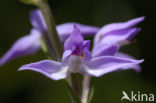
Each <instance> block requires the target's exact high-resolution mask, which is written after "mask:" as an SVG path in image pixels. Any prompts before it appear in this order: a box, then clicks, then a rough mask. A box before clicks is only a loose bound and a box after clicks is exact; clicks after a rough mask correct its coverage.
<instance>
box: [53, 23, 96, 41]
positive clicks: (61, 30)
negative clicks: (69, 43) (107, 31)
mask: <svg viewBox="0 0 156 103" xmlns="http://www.w3.org/2000/svg"><path fill="white" fill-rule="evenodd" d="M74 25H76V26H77V27H78V28H79V29H80V32H81V33H82V35H83V36H93V35H94V34H96V32H97V31H98V30H99V27H95V26H90V25H83V24H79V23H76V22H68V23H64V24H60V25H57V26H56V30H57V32H58V34H59V36H60V39H61V41H62V42H64V41H65V40H66V39H67V38H68V37H69V35H70V34H71V33H72V30H73V27H74Z"/></svg>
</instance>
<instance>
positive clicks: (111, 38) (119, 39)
mask: <svg viewBox="0 0 156 103" xmlns="http://www.w3.org/2000/svg"><path fill="white" fill-rule="evenodd" d="M140 30H141V29H140V28H133V29H126V30H121V31H114V32H110V33H109V34H108V35H107V34H106V35H105V36H104V37H103V39H101V41H100V43H111V44H120V45H124V44H123V43H125V42H124V41H126V40H127V41H128V40H131V39H132V38H133V37H134V36H135V35H136V34H137V33H138V32H139V31H140Z"/></svg>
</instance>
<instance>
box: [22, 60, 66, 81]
mask: <svg viewBox="0 0 156 103" xmlns="http://www.w3.org/2000/svg"><path fill="white" fill-rule="evenodd" d="M19 70H33V71H36V72H39V73H41V74H43V75H45V76H47V77H48V78H50V79H53V80H60V79H64V78H66V77H67V70H68V67H64V66H62V64H61V63H60V62H56V61H51V60H42V61H40V62H36V63H31V64H26V65H23V66H22V67H20V68H19Z"/></svg>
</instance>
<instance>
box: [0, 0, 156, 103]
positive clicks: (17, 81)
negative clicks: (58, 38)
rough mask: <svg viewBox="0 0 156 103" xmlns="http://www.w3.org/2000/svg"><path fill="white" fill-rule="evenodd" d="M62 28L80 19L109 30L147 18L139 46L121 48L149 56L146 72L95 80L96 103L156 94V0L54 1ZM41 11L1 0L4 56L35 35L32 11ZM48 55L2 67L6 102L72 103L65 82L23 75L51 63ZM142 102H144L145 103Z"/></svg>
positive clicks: (0, 83) (1, 96) (0, 97)
mask: <svg viewBox="0 0 156 103" xmlns="http://www.w3.org/2000/svg"><path fill="white" fill-rule="evenodd" d="M49 4H50V6H51V9H52V10H53V13H54V17H55V19H56V24H61V23H64V22H69V21H75V22H80V23H82V24H88V25H95V26H99V27H101V26H103V25H105V24H108V23H111V22H121V21H126V20H129V19H132V18H135V17H139V16H146V20H145V21H144V22H143V23H141V24H139V25H138V26H139V27H141V28H142V31H141V32H140V33H139V35H137V36H136V38H135V39H136V41H137V42H136V43H133V44H131V45H128V46H126V47H123V48H121V51H124V52H126V53H129V54H131V55H132V56H134V57H136V58H137V59H139V58H144V59H145V62H144V63H142V64H141V66H142V71H141V73H136V72H135V71H133V70H127V71H119V72H114V73H109V74H106V75H104V76H102V77H100V78H93V79H92V85H93V86H94V88H95V94H94V98H93V100H92V103H121V101H120V100H121V97H122V91H123V90H124V91H126V92H127V93H128V94H130V91H134V92H138V91H140V92H141V93H153V94H156V68H155V58H156V56H155V53H156V51H155V49H156V38H155V35H156V29H155V28H156V19H155V18H156V2H155V0H49ZM33 9H35V7H34V6H32V5H26V4H23V3H21V2H19V1H18V0H1V1H0V57H1V56H2V55H3V54H4V53H5V52H6V51H7V50H8V49H9V48H10V47H11V45H12V43H14V41H16V40H17V39H18V38H19V37H22V36H24V35H26V34H28V33H29V31H30V29H31V24H30V22H29V13H30V11H31V10H33ZM45 58H46V57H45V55H44V54H43V52H42V51H39V52H38V53H36V54H34V55H31V56H25V57H21V58H18V59H15V60H14V61H11V62H9V63H7V64H5V65H4V66H2V67H0V103H70V98H69V97H68V94H67V91H66V88H65V86H64V84H63V83H62V82H61V81H57V82H54V81H52V80H50V79H48V78H46V77H45V76H43V75H41V74H39V73H36V72H33V71H21V72H17V69H18V67H20V66H21V65H23V64H27V63H30V62H35V61H39V60H42V59H45ZM139 103H140V102H139Z"/></svg>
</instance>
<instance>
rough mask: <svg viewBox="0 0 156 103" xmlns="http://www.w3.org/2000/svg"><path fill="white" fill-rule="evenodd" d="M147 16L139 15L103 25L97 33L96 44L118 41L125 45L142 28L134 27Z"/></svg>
mask: <svg viewBox="0 0 156 103" xmlns="http://www.w3.org/2000/svg"><path fill="white" fill-rule="evenodd" d="M144 18H145V17H139V18H135V19H132V20H129V21H127V22H122V23H112V24H108V25H105V26H103V27H102V28H101V29H100V30H99V31H98V32H97V33H96V36H95V39H94V45H96V44H98V43H99V42H102V43H115V44H116V43H117V44H120V45H125V44H127V43H129V41H130V40H131V39H132V38H133V37H134V36H135V35H136V34H137V33H138V32H139V31H140V30H141V29H140V28H137V27H134V26H135V25H137V24H139V23H140V22H142V21H143V20H144Z"/></svg>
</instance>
